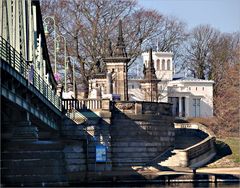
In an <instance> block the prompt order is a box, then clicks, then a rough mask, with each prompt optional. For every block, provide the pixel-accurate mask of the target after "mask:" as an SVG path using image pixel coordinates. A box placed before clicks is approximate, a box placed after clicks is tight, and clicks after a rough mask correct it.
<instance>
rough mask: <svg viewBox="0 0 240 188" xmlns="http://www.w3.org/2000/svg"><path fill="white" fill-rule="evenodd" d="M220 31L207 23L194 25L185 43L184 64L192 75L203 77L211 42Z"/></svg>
mask: <svg viewBox="0 0 240 188" xmlns="http://www.w3.org/2000/svg"><path fill="white" fill-rule="evenodd" d="M218 35H220V32H219V31H217V30H216V29H214V28H212V27H210V26H209V25H200V26H197V27H195V28H194V29H193V30H192V31H191V32H190V34H189V37H188V40H187V42H186V43H185V44H186V45H185V57H184V64H183V65H184V66H185V67H187V69H188V70H189V71H190V72H191V74H192V75H193V76H194V77H197V78H200V79H205V78H206V69H207V65H208V63H209V58H210V54H211V48H210V46H211V42H212V41H213V40H214V39H215V38H216V37H217V36H218Z"/></svg>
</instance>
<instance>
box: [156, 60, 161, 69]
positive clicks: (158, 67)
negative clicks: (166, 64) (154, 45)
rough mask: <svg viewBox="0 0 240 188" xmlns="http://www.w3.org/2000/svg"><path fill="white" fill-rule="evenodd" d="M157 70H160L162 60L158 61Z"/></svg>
mask: <svg viewBox="0 0 240 188" xmlns="http://www.w3.org/2000/svg"><path fill="white" fill-rule="evenodd" d="M157 70H160V60H159V59H157Z"/></svg>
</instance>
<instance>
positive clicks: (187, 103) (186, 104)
mask: <svg viewBox="0 0 240 188" xmlns="http://www.w3.org/2000/svg"><path fill="white" fill-rule="evenodd" d="M189 108H190V106H189V96H186V97H185V117H189V116H190V113H189Z"/></svg>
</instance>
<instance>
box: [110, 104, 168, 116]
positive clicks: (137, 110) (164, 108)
mask: <svg viewBox="0 0 240 188" xmlns="http://www.w3.org/2000/svg"><path fill="white" fill-rule="evenodd" d="M112 106H113V109H115V111H121V112H124V113H130V114H136V115H137V114H156V115H168V116H172V106H171V104H169V103H158V102H145V101H131V102H129V101H121V102H112Z"/></svg>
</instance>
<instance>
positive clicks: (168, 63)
mask: <svg viewBox="0 0 240 188" xmlns="http://www.w3.org/2000/svg"><path fill="white" fill-rule="evenodd" d="M170 68H171V65H170V59H168V60H167V70H170Z"/></svg>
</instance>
